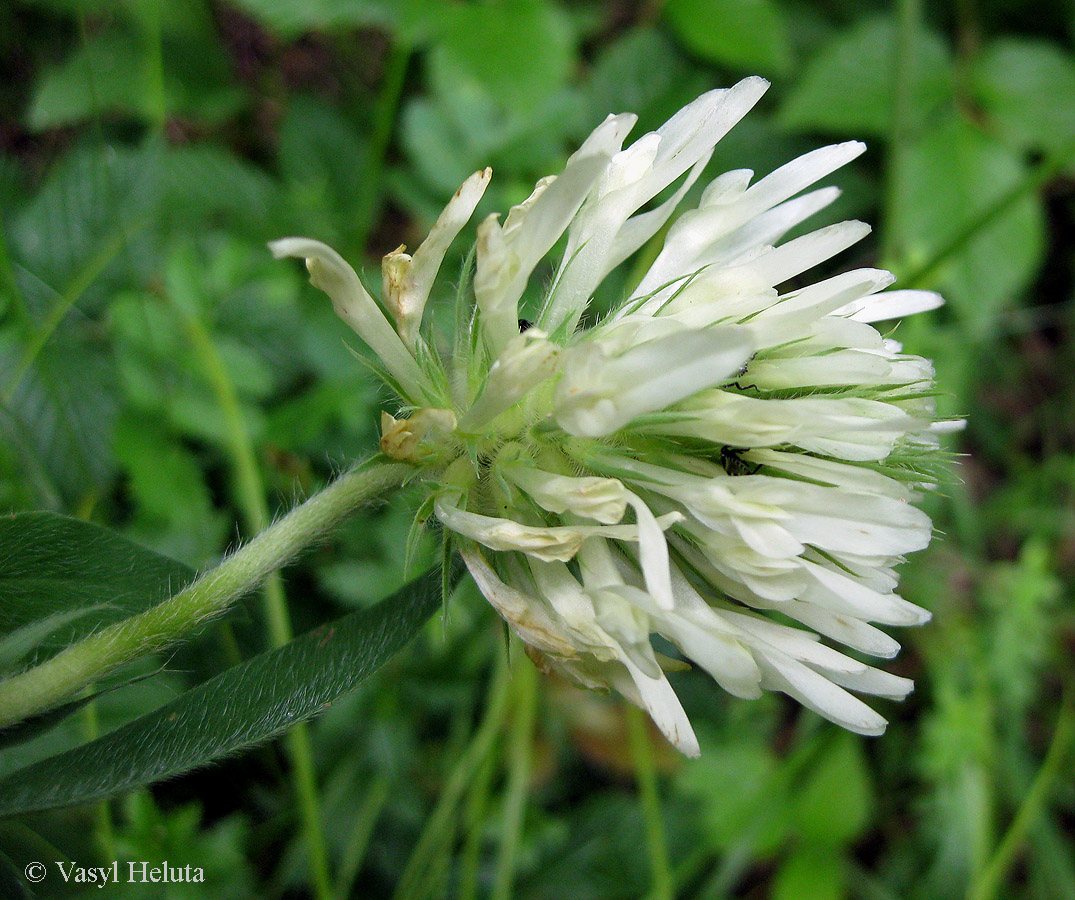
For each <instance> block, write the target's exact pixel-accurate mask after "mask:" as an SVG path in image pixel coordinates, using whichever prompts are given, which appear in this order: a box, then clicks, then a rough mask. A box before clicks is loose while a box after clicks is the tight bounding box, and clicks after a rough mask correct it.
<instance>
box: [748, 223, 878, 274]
mask: <svg viewBox="0 0 1075 900" xmlns="http://www.w3.org/2000/svg"><path fill="white" fill-rule="evenodd" d="M869 233H870V226H869V225H867V224H866V223H865V222H856V221H851V222H838V223H837V224H835V225H829V226H827V227H825V228H819V229H818V230H817V231H813V232H811V233H810V234H804V235H803V236H802V237H797V238H795V239H794V240H791V241H788V242H787V243H786V244H781V245H780V246H779V247H777V248H775V249H774V250H771V251H770V252H769V253H766V254H764V255H762V256H759V257H758V259H757V260H755V261H754V262H752V263H750V264H749V265H750V266H751V267H752V268H754V269H755V271H757V272H758V274H759V277H761V278H762V280H763V281H765V283H766V284H770V285H773V286H775V285H778V284H783V283H784V282H785V281H787V280H788V279H789V278H794V277H795V276H796V275H801V274H802V273H803V272H805V271H807V270H808V269H812V268H813V267H814V266H816V265H819V264H820V263H823V262H825V260H827V259H830V258H831V257H833V256H835V255H836V254H837V253H840V252H841V251H843V250H846V249H847V248H848V247H850V246H852V245H853V244H856V243H858V242H859V241H861V240H862V239H863V238H864V237H866V235H868V234H869Z"/></svg>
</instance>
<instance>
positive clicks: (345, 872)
mask: <svg viewBox="0 0 1075 900" xmlns="http://www.w3.org/2000/svg"><path fill="white" fill-rule="evenodd" d="M391 788H392V781H391V779H389V778H388V776H386V775H380V774H377V775H374V776H373V778H372V781H371V783H370V786H369V788H368V790H367V791H366V799H365V800H363V801H362V805H361V806H360V807H359V809H358V813H357V814H356V815H355V821H354V823H353V824H352V826H351V835H350V839H349V840H348V843H347V848H346V850H345V852H344V854H343V860H342V861H341V863H340V868H339V875H338V878H337V881H336V896H337V897H340V898H346V897H350V896H351V889H352V888H353V887H354V884H355V876H357V875H358V872H359V870H360V869H361V868H362V862H363V860H364V859H365V858H366V850H367V849H368V848H369V844H370V838H371V837H373V826H374V825H376V824H377V820H378V819H379V818H380V816H381V812H382V811H383V810H384V807H385V804H386V803H387V802H388V797H389V794H390V793H391Z"/></svg>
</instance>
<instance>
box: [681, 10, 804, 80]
mask: <svg viewBox="0 0 1075 900" xmlns="http://www.w3.org/2000/svg"><path fill="white" fill-rule="evenodd" d="M664 15H665V17H666V18H667V20H668V24H669V25H671V27H672V29H673V31H675V33H676V35H677V36H678V37H679V39H680V40H681V41H683V43H684V44H685V45H686V46H687V48H688V49H689V50H691V51H692V52H694V53H697V54H698V55H699V56H700V57H702V59H705V60H708V61H709V62H715V63H721V64H723V65H726V66H731V67H732V68H735V69H743V70H749V71H751V72H757V73H760V74H774V73H775V74H782V73H784V72H786V71H787V69H788V67H789V66H790V65H791V44H790V42H789V41H788V33H787V27H786V25H785V21H784V14H783V10H782V9H781V7H780V6H779V5H778V4H777V3H774V2H772V0H669V2H668V3H667V4H666V5H665V7H664Z"/></svg>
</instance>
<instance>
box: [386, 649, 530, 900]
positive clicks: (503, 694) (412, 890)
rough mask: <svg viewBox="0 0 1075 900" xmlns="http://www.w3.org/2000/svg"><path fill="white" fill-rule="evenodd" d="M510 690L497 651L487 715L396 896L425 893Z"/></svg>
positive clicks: (444, 792) (445, 790)
mask: <svg viewBox="0 0 1075 900" xmlns="http://www.w3.org/2000/svg"><path fill="white" fill-rule="evenodd" d="M508 693H509V692H508V667H507V663H506V662H505V661H504V657H503V654H498V655H497V663H496V667H495V668H494V670H493V678H492V684H491V685H490V687H489V696H488V698H487V700H486V704H485V715H484V716H483V718H482V721H481V724H480V725H479V726H478V728H477V730H476V731H475V732H474V736H473V737H472V738H471V740H470V743H469V744H468V745H467V748H466V750H464V751H463V755H462V756H460V757H459V760H458V762H456V764H455V766H454V768H453V769H452V773H451V775H449V776H448V780H447V781H446V782H445V784H444V788H443V789H442V790H441V793H440V798H439V799H438V800H437V805H436V807H434V809H433V813H432V814H431V815H430V817H429V818H428V819H427V820H426V824H425V827H424V828H423V829H422V833H421V834H420V835H419V837H418V842H417V843H416V844H415V845H414V850H413V851H412V852H411V857H410V859H408V860H407V865H406V866H405V867H404V869H403V874H402V875H401V876H400V879H399V883H398V884H397V886H396V891H395V893H394V894H393V898H394V900H410V898H414V897H417V896H421V895H423V894H424V893H425V892H424V891H423V890H422V879H423V878H424V877H425V875H426V873H427V870H428V868H429V865H430V863H431V862H432V861H433V859H434V857H435V856H436V853H437V850H438V848H439V847H440V845H441V844H442V842H443V840H442V839H443V837H444V836H445V835H447V834H448V833H449V832H452V833H454V829H453V828H452V827H451V819H452V816H453V815H454V814H455V809H456V807H457V806H458V804H459V801H460V798H461V797H462V796H463V793H464V792H465V791H466V789H467V785H468V784H470V781H471V778H472V777H473V775H474V772H475V771H477V769H478V767H479V766H481V765H482V763H483V762H484V761H485V760H486V758H487V757H488V756H489V754H490V753H491V752H492V749H493V744H494V742H495V741H496V738H497V735H499V734H500V731H501V728H502V727H503V724H504V719H505V716H506V714H507V709H508Z"/></svg>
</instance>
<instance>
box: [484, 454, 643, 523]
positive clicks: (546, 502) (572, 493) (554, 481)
mask: <svg viewBox="0 0 1075 900" xmlns="http://www.w3.org/2000/svg"><path fill="white" fill-rule="evenodd" d="M503 473H504V475H505V477H506V478H508V479H509V480H510V481H512V482H513V483H514V484H516V485H518V486H519V487H521V488H522V489H523V490H524V491H526V493H527V494H529V495H530V496H531V497H532V498H533V500H534V502H535V503H537V504H538V506H540V507H541V508H542V509H547V510H548V511H549V512H553V513H557V514H558V515H560V514H563V513H566V512H572V513H574V514H575V515H578V516H583V517H585V518H587V519H595V520H597V521H598V522H601V523H602V524H603V525H614V524H615V523H617V522H619V521H620V519H622V518H623V514H624V512H626V510H627V503H628V500H629V497H630V496H633V495H629V492H628V491H627V489H626V488H625V487H624V486H623V483H622V482H620V481H618V480H617V479H615V478H598V477H595V476H587V477H582V478H575V477H570V476H567V475H555V474H553V473H551V472H543V471H542V470H540V469H538V468H535V467H534V466H531V465H527V464H525V463H517V464H512V465H507V466H504V467H503ZM639 521H640V530H642V529H641V519H640V520H639ZM653 525H654V527H657V525H656V520H655V519H654V521H653ZM657 530H658V532H660V528H659V527H658V528H657ZM642 534H643V541H645V540H646V537H645V532H644V531H642ZM661 540H662V541H663V540H664V537H663V534H662V536H661Z"/></svg>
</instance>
